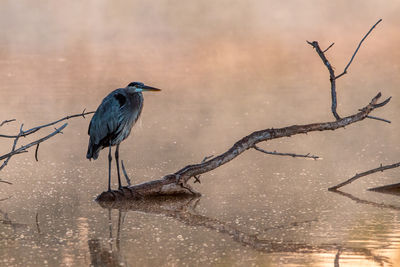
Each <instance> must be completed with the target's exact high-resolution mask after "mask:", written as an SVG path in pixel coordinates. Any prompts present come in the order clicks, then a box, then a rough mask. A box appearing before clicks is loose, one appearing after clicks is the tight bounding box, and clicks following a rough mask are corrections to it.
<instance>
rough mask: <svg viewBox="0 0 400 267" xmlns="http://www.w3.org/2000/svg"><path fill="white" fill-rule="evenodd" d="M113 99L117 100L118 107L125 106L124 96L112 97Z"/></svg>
mask: <svg viewBox="0 0 400 267" xmlns="http://www.w3.org/2000/svg"><path fill="white" fill-rule="evenodd" d="M114 97H115V99H117V100H118V103H119V106H120V107H122V106H123V105H124V104H125V102H126V98H125V96H123V95H121V94H116V95H114Z"/></svg>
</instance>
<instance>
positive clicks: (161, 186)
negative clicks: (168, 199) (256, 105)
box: [97, 93, 390, 201]
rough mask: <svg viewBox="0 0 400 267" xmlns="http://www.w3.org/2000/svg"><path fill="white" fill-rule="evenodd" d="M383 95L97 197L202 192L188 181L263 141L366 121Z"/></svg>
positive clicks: (260, 134) (243, 141) (112, 198)
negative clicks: (351, 110) (344, 113)
mask: <svg viewBox="0 0 400 267" xmlns="http://www.w3.org/2000/svg"><path fill="white" fill-rule="evenodd" d="M380 97H381V93H378V94H377V95H376V96H375V97H374V98H373V99H372V100H371V102H370V103H369V104H368V105H367V106H365V107H364V108H362V109H361V111H360V112H358V113H356V114H354V115H351V116H348V117H344V118H342V119H340V120H336V121H332V122H321V123H313V124H306V125H292V126H288V127H284V128H279V129H265V130H261V131H256V132H253V133H251V134H250V135H248V136H245V137H243V138H242V139H240V140H239V141H237V142H236V143H235V144H234V145H233V146H232V147H231V148H230V149H229V150H228V151H226V152H225V153H223V154H221V155H219V156H217V157H214V158H212V159H210V160H207V161H205V162H203V163H199V164H194V165H188V166H186V167H184V168H182V169H181V170H179V171H177V172H175V173H174V174H169V175H166V176H164V177H163V178H161V179H159V180H154V181H150V182H146V183H142V184H138V185H133V186H129V187H125V188H124V189H123V190H120V191H111V192H103V193H101V194H100V195H99V196H98V197H97V200H98V201H115V200H124V199H137V198H141V197H146V196H154V195H171V194H198V192H196V191H194V190H193V189H192V188H191V187H190V186H189V185H188V184H187V182H188V181H189V179H190V178H192V177H194V176H197V175H200V174H203V173H206V172H209V171H212V170H214V169H215V168H218V167H219V166H221V165H223V164H225V163H227V162H229V161H231V160H233V159H234V158H236V157H237V156H239V155H240V154H241V153H243V152H244V151H246V150H248V149H250V148H253V147H254V146H255V145H256V144H258V143H260V142H263V141H269V140H273V139H277V138H282V137H290V136H292V135H296V134H304V133H308V132H314V131H327V130H336V129H338V128H343V127H345V126H348V125H350V124H353V123H356V122H359V121H362V120H364V119H365V118H366V117H367V116H368V114H369V113H371V112H372V111H373V110H375V109H377V108H380V107H382V106H384V105H385V104H387V103H388V102H389V101H390V98H387V99H386V100H384V101H383V102H381V103H378V100H379V99H380ZM382 103H383V104H382Z"/></svg>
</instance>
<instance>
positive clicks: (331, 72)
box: [307, 19, 382, 120]
mask: <svg viewBox="0 0 400 267" xmlns="http://www.w3.org/2000/svg"><path fill="white" fill-rule="evenodd" d="M381 21H382V19H380V20H378V22H377V23H375V25H374V26H372V28H371V29H370V30H369V31H368V33H367V34H366V35H365V36H364V38H362V40H361V41H360V43H359V44H358V46H357V49H356V51H355V52H354V54H353V56H352V57H351V59H350V62H349V63H348V64H347V66H346V67H345V69H344V71H343V73H341V74H340V75H338V76H336V75H335V71H334V70H333V67H332V65H331V63H330V62H329V61H328V59H327V58H326V56H325V54H324V53H325V52H326V51H327V50H328V49H329V48H330V47H332V45H333V44H331V45H330V46H329V47H328V48H327V49H325V50H324V51H322V50H321V48H320V46H319V44H318V42H317V41H314V42H309V41H307V43H308V44H309V45H311V46H312V47H314V48H315V51H316V52H317V54H318V55H319V57H320V58H321V60H322V62H323V63H324V65H325V66H326V67H327V69H328V71H329V76H330V79H329V80H330V82H331V98H332V105H331V111H332V113H333V116H334V117H335V118H336V119H337V120H339V119H340V116H339V114H338V113H337V111H336V110H337V96H336V80H337V79H338V78H340V77H341V76H343V75H344V74H346V73H347V69H348V68H349V67H350V64H351V63H352V62H353V59H354V57H355V56H356V54H357V52H358V50H359V49H360V47H361V44H362V43H363V42H364V40H365V38H367V36H368V35H369V34H370V33H371V31H372V30H373V29H374V28H375V26H376V25H378V23H379V22H381Z"/></svg>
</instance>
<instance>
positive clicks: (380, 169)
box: [328, 162, 400, 191]
mask: <svg viewBox="0 0 400 267" xmlns="http://www.w3.org/2000/svg"><path fill="white" fill-rule="evenodd" d="M399 166H400V162H397V163H394V164H391V165H385V166H382V164H381V166H379V167H378V168H375V169H371V170H368V171H365V172H362V173H358V174H356V175H354V176H353V177H351V178H350V179H348V180H346V181H344V182H342V183H340V184H338V185H335V186H332V187H330V188H328V190H329V191H336V190H338V189H339V188H341V187H343V186H345V185H348V184H350V183H352V182H354V181H355V180H358V179H359V178H361V177H364V176H367V175H370V174H373V173H376V172H383V171H385V170H389V169H393V168H397V167H399Z"/></svg>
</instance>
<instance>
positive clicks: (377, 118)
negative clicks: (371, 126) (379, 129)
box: [367, 115, 392, 123]
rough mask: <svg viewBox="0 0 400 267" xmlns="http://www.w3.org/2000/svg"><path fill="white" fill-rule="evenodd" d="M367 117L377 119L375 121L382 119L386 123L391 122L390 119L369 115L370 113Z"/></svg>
mask: <svg viewBox="0 0 400 267" xmlns="http://www.w3.org/2000/svg"><path fill="white" fill-rule="evenodd" d="M367 118H368V119H373V120H377V121H383V122H387V123H392V122H391V121H390V120H386V119H382V118H379V117H375V116H371V115H368V116H367Z"/></svg>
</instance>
